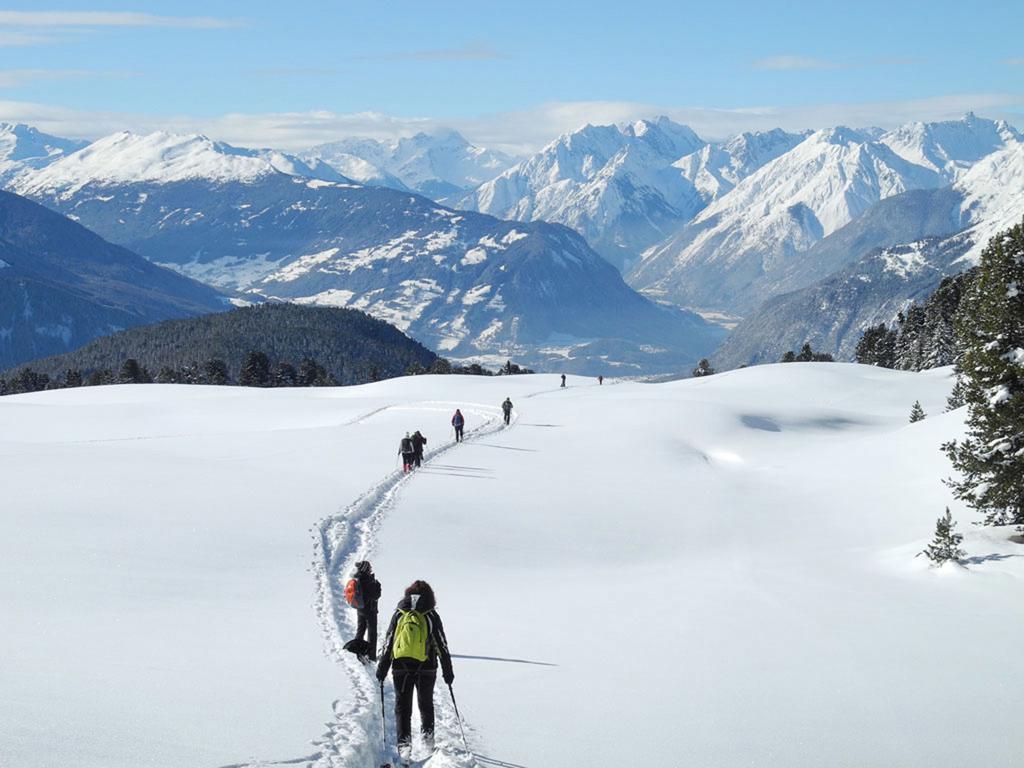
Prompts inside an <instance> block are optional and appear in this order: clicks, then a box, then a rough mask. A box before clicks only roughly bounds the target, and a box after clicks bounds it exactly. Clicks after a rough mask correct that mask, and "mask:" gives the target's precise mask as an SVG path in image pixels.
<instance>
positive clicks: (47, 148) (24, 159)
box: [0, 122, 87, 184]
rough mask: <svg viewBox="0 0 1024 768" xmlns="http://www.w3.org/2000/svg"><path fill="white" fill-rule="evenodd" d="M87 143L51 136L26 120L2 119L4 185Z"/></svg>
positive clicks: (1, 172)
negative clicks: (4, 120)
mask: <svg viewBox="0 0 1024 768" xmlns="http://www.w3.org/2000/svg"><path fill="white" fill-rule="evenodd" d="M86 143H87V142H84V141H75V140H73V139H62V138H60V137H58V136H50V135H49V134H46V133H42V132H41V131H38V130H37V129H35V128H33V127H31V126H28V125H25V124H23V123H3V122H0V184H3V183H6V182H7V181H8V180H10V179H11V178H13V177H14V176H16V175H17V174H19V173H21V172H22V171H25V170H28V169H38V168H44V167H46V166H47V165H49V164H50V163H52V162H54V161H56V160H59V159H60V158H61V157H63V156H64V155H66V154H69V153H71V152H74V151H75V150H78V149H81V148H82V147H84V146H85V145H86Z"/></svg>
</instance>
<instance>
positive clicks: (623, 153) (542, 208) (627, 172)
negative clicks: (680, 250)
mask: <svg viewBox="0 0 1024 768" xmlns="http://www.w3.org/2000/svg"><path fill="white" fill-rule="evenodd" d="M704 145H705V142H704V141H703V140H702V139H700V138H699V137H698V136H697V135H696V134H695V133H694V132H693V131H692V130H690V129H689V128H687V127H686V126H684V125H678V124H676V123H673V122H672V121H671V120H669V119H668V118H666V117H660V118H658V119H657V120H639V121H637V122H635V123H632V124H629V125H625V126H614V125H602V126H594V125H586V126H584V127H583V128H580V129H579V130H577V131H574V132H572V133H568V134H565V135H563V136H560V137H559V138H558V139H556V140H555V141H553V142H551V143H550V144H548V145H547V146H546V147H544V148H543V149H542V150H541V151H540V152H538V153H537V154H536V155H534V156H533V157H531V158H528V159H527V160H524V161H522V162H521V163H519V164H517V165H515V166H513V167H512V168H510V169H508V170H507V171H505V172H504V173H502V174H501V175H500V176H498V177H497V178H495V179H493V180H491V181H489V182H487V183H486V184H483V185H482V186H480V188H479V189H477V190H475V191H474V192H473V193H472V194H471V195H468V196H466V197H465V198H464V199H463V200H461V201H460V202H458V206H459V207H460V208H466V209H468V210H474V211H482V212H484V213H490V214H492V215H494V216H498V217H500V218H504V219H518V220H520V221H533V220H537V219H541V220H544V221H554V222H558V223H560V224H565V225H566V226H568V227H571V228H573V229H575V230H576V231H577V232H579V233H580V234H582V235H583V236H584V237H585V238H586V239H587V241H588V242H589V243H590V244H591V245H592V246H593V247H594V248H595V249H596V250H597V251H598V252H599V253H601V254H602V255H603V256H605V258H607V259H609V261H611V262H612V263H614V264H616V265H617V266H620V267H621V266H623V264H625V263H626V262H629V261H631V260H632V259H635V258H636V257H637V256H638V255H639V253H640V251H641V250H642V249H643V248H646V247H647V246H648V245H650V244H651V243H653V242H656V241H658V240H660V239H663V238H664V237H666V236H667V235H669V234H671V233H672V232H674V231H675V230H676V229H677V228H678V227H679V226H681V225H682V223H683V222H685V221H687V220H688V219H690V218H691V217H692V216H693V215H694V214H695V213H696V212H697V211H698V210H700V208H701V207H703V205H704V201H703V200H702V198H701V196H700V194H699V193H698V192H697V190H696V188H695V187H694V185H693V183H692V182H691V181H690V180H689V179H687V178H685V176H684V175H683V174H682V173H681V172H680V170H679V169H677V168H673V167H672V163H673V162H675V161H676V160H678V159H679V158H680V157H682V156H684V155H689V154H691V153H693V152H695V151H697V150H698V149H700V148H701V147H703V146H704Z"/></svg>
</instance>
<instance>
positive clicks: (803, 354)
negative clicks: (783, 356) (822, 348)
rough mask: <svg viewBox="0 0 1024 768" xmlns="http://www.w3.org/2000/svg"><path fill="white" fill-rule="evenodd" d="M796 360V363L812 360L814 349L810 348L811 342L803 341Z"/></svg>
mask: <svg viewBox="0 0 1024 768" xmlns="http://www.w3.org/2000/svg"><path fill="white" fill-rule="evenodd" d="M796 361H797V362H798V363H811V362H814V351H813V350H812V349H811V342H809V341H805V342H804V345H803V346H802V347H800V352H799V353H797V356H796Z"/></svg>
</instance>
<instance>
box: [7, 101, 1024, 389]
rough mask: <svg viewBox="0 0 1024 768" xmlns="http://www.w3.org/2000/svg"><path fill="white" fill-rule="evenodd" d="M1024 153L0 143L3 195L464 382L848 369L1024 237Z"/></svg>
mask: <svg viewBox="0 0 1024 768" xmlns="http://www.w3.org/2000/svg"><path fill="white" fill-rule="evenodd" d="M4 137H9V138H7V139H4ZM5 140H6V142H7V143H6V144H5V143H4V141H5ZM1022 141H1024V139H1022V136H1021V134H1020V132H1018V131H1017V130H1016V129H1014V128H1013V127H1012V126H1010V125H1008V124H1007V123H1005V122H1001V121H992V120H986V119H983V118H979V117H976V116H975V115H973V114H968V115H966V116H965V117H964V118H962V119H960V120H951V121H944V122H936V123H910V124H907V125H904V126H901V127H899V128H897V129H894V130H891V131H883V130H880V129H876V128H861V129H854V128H847V127H842V126H840V127H834V128H828V129H822V130H818V131H813V132H812V131H805V132H801V133H789V132H785V131H782V130H779V129H776V130H773V131H763V132H757V133H744V134H740V135H737V136H734V137H731V138H729V139H727V140H725V141H721V142H718V141H711V142H709V141H705V140H704V139H702V138H700V137H699V136H698V135H697V134H695V133H694V132H693V131H692V130H690V129H689V128H688V127H686V126H683V125H679V124H677V123H674V122H672V121H671V120H669V119H668V118H665V117H661V118H657V119H653V120H641V121H637V122H634V123H630V124H626V125H620V126H593V125H587V126H584V127H582V128H581V129H579V130H578V131H574V132H571V133H568V134H565V135H563V136H561V137H559V138H558V139H556V140H555V141H553V142H551V143H550V144H548V145H547V146H545V147H544V148H542V149H541V150H540V151H539V152H537V153H536V154H535V155H533V156H531V157H528V158H525V159H522V160H519V161H518V162H516V161H515V160H514V159H513V158H510V157H508V156H506V155H503V154H502V153H499V152H495V151H492V150H488V149H485V148H482V147H478V146H474V145H472V144H470V143H469V142H468V141H466V139H465V138H463V137H462V136H461V135H459V134H458V133H455V132H452V131H442V132H439V133H437V134H434V135H427V134H418V135H417V136H413V137H410V138H407V139H399V140H394V141H389V142H382V141H377V140H371V139H345V140H343V141H339V142H333V143H330V144H325V145H321V146H319V147H315V148H313V149H311V150H308V151H306V152H301V153H298V154H287V153H283V152H277V151H274V150H266V149H243V148H238V147H233V146H231V145H228V144H225V143H223V142H217V141H213V140H211V139H209V138H207V137H205V136H178V135H174V134H168V133H154V134H149V135H144V136H140V135H136V134H131V133H119V134H114V135H112V136H108V137H104V138H102V139H100V140H98V141H96V142H94V143H92V144H90V145H87V146H85V147H82V146H81V145H80V143H79V142H71V141H66V140H62V139H59V138H57V137H48V136H46V135H45V134H40V133H39V132H37V131H34V129H30V128H27V127H25V126H0V150H2V152H3V154H0V160H2V162H3V163H4V164H3V165H2V166H0V167H2V171H3V178H4V180H5V182H4V183H5V184H6V186H7V188H8V189H11V190H13V191H15V192H17V193H19V194H23V195H27V196H29V197H31V198H32V199H34V200H37V201H39V202H41V203H43V204H45V205H47V206H49V207H51V208H53V209H54V210H57V211H60V212H62V213H64V214H66V215H67V216H69V217H70V218H73V219H76V220H78V221H80V222H81V223H83V224H84V225H86V226H88V227H90V228H91V229H94V230H95V231H96V232H97V233H98V234H100V235H101V236H103V237H104V238H106V239H108V240H110V241H112V242H116V243H119V244H121V245H123V246H125V247H127V248H129V249H131V250H133V251H136V252H138V253H140V254H141V255H143V256H145V257H146V258H148V259H150V260H151V261H153V262H156V263H157V264H161V265H165V266H170V267H172V268H173V269H175V270H177V271H179V272H182V273H184V274H186V275H189V276H191V277H194V278H196V279H199V280H202V281H204V282H207V283H209V284H211V285H214V286H216V287H217V288H219V289H220V290H223V291H227V292H230V293H233V294H235V295H236V296H237V297H241V298H242V299H243V300H248V301H263V300H268V299H269V300H274V299H282V300H289V301H296V302H300V303H307V304H328V305H333V306H350V307H358V308H362V309H365V310H366V311H368V312H370V313H371V314H373V315H375V316H377V317H381V318H383V319H387V320H388V321H389V322H393V323H395V324H396V325H397V326H398V327H399V328H401V329H402V330H405V331H407V332H409V333H410V334H412V335H413V336H415V337H416V338H418V339H420V340H421V341H423V342H424V343H427V344H429V345H432V346H434V347H435V348H436V349H438V350H439V351H441V352H442V353H444V354H447V355H449V356H452V357H453V358H455V359H460V358H466V359H469V358H472V359H481V360H484V361H489V362H494V361H496V360H501V361H502V362H503V359H504V358H505V357H515V358H516V359H517V360H521V361H522V362H524V363H527V364H532V365H535V366H538V367H541V368H543V367H545V366H549V365H550V366H558V367H559V368H564V369H565V370H598V369H599V368H601V367H607V366H612V367H615V366H616V365H621V366H623V370H627V371H633V372H636V371H641V370H644V371H650V372H653V371H654V370H665V369H666V368H670V367H671V366H673V365H680V364H681V361H682V360H684V359H689V358H692V357H693V356H694V355H700V354H704V353H706V352H708V351H710V347H711V346H712V345H713V344H714V343H715V341H716V340H717V339H718V338H720V337H721V336H722V335H723V334H722V331H720V330H716V329H715V328H712V327H711V326H709V325H708V324H707V323H705V322H703V321H701V320H700V318H699V317H697V316H696V315H695V314H694V313H693V312H692V311H691V310H697V311H699V312H700V313H701V314H703V315H704V316H705V317H712V318H713V317H721V316H725V317H729V316H732V317H734V318H736V319H737V320H739V321H740V325H739V327H738V328H737V330H736V332H735V333H734V334H733V335H732V337H731V338H730V339H729V340H728V341H727V342H726V344H725V346H723V348H722V350H721V351H720V353H719V354H718V356H717V358H716V363H717V364H718V365H719V366H727V365H733V364H737V365H738V364H742V363H743V362H751V361H753V360H762V359H772V358H773V357H774V355H775V352H776V347H777V346H778V345H780V344H788V345H789V346H793V345H797V346H798V345H799V343H801V342H802V341H803V340H810V339H814V340H817V341H818V342H819V343H820V344H821V345H822V346H823V347H824V348H826V349H833V350H834V351H835V353H836V354H838V355H840V356H841V357H842V356H848V353H849V351H850V349H851V346H850V345H851V343H852V344H855V337H856V335H857V334H859V331H860V329H861V326H862V324H863V323H864V322H867V318H871V319H872V320H873V321H874V320H877V318H878V317H883V316H889V315H890V314H894V312H895V311H898V309H894V307H897V306H905V304H906V302H907V301H909V300H910V299H912V298H913V297H914V296H915V295H917V293H919V292H920V291H923V290H926V289H927V287H928V285H929V283H928V280H927V279H926V278H925V277H924V276H925V275H927V274H932V273H934V274H935V275H941V274H945V273H947V272H950V271H956V270H957V269H960V268H961V267H962V266H964V265H967V264H969V263H970V261H971V258H973V255H976V253H977V252H978V250H979V249H980V248H981V247H983V245H984V242H985V240H987V237H988V236H990V235H991V234H994V232H995V231H997V228H998V227H1000V226H1003V225H1004V224H1005V222H1007V221H1011V222H1012V221H1014V220H1016V219H1019V217H1020V199H1021V197H1022V196H1024V176H1022V175H1021V174H1020V170H1019V168H1018V160H1017V154H1016V151H1017V149H1019V148H1020V147H1021V146H1022ZM438 200H445V201H448V202H450V203H452V204H455V205H456V206H457V208H456V209H452V208H449V207H445V206H444V205H441V204H438V202H437V201H438ZM460 208H461V210H460ZM491 214H493V215H491ZM497 217H501V218H503V219H506V220H504V221H503V220H501V219H500V218H497ZM559 225H564V226H559ZM910 253H913V254H918V256H913V257H912V258H911V257H909V256H908V257H907V258H908V259H909V262H908V263H913V264H915V265H916V264H918V262H920V261H921V259H924V261H925V262H927V264H928V265H929V266H928V268H923V267H922V269H921V270H918V271H917V272H914V271H913V270H909V271H907V270H902V271H907V274H908V275H910V274H911V273H913V274H914V275H916V277H914V278H913V279H910V278H909V277H908V278H907V279H906V280H904V278H903V277H902V276H901V274H902V272H901V269H899V268H896V269H894V268H891V267H889V266H887V265H890V264H893V263H901V259H902V256H901V255H900V254H910ZM598 254H600V257H603V258H599V257H598ZM882 254H887V255H885V256H883V255H882ZM954 254H956V255H954ZM609 264H612V265H614V267H617V268H618V269H620V270H623V271H624V276H625V283H623V280H622V278H620V277H619V275H617V274H615V270H614V269H612V270H609V269H607V266H608V265H609ZM883 274H884V276H885V277H884V279H883ZM853 281H857V282H858V283H859V286H858V289H857V290H856V291H854V290H851V289H850V288H849V286H850V285H852V284H853ZM915 281H919V282H920V284H919V285H918V283H917V282H915ZM627 284H628V286H627ZM869 284H870V285H871V286H875V288H869V287H866V286H869ZM841 286H846V287H845V288H844V287H841ZM634 289H635V290H639V291H640V292H641V293H643V294H644V295H646V296H647V297H648V298H649V299H651V300H653V301H655V302H657V303H658V304H660V305H661V306H660V307H659V306H655V304H652V303H651V301H642V300H638V298H639V297H637V295H636V293H635V290H634ZM801 292H803V293H801ZM810 296H815V297H817V300H818V301H817V304H816V305H815V304H814V301H813V300H812V299H811V298H808V297H810ZM826 296H830V297H831V298H828V299H827V300H826V298H824V297H826ZM791 302H795V303H791ZM801 302H803V303H802V304H801ZM813 306H817V307H818V309H817V310H813V311H812V307H813ZM798 307H799V308H798ZM823 307H830V308H831V309H830V310H828V311H826V310H825V309H822V308H823ZM840 315H842V317H844V318H847V320H846V321H842V322H840V321H839V320H837V318H838V317H839V316H840ZM802 336H806V337H807V339H802V338H798V337H802ZM851 339H852V340H853V341H852V342H851ZM787 348H788V347H787Z"/></svg>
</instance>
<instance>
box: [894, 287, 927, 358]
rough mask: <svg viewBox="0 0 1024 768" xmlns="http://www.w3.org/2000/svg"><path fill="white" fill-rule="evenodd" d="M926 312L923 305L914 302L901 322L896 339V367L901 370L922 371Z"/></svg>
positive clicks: (925, 335)
mask: <svg viewBox="0 0 1024 768" xmlns="http://www.w3.org/2000/svg"><path fill="white" fill-rule="evenodd" d="M925 319H926V314H925V310H924V307H923V306H920V305H918V304H913V305H912V306H911V307H910V308H909V309H908V310H907V314H906V316H905V318H904V320H903V322H902V323H901V324H900V331H899V336H898V337H897V339H896V368H898V369H899V370H901V371H920V370H922V367H923V365H924V343H925V338H926V337H927V331H926V329H925Z"/></svg>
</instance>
